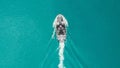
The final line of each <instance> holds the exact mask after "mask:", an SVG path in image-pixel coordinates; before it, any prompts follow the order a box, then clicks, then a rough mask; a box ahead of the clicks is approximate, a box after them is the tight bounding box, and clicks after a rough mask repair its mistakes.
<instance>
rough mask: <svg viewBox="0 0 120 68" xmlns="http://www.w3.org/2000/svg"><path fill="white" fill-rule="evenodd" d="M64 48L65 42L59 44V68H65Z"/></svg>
mask: <svg viewBox="0 0 120 68" xmlns="http://www.w3.org/2000/svg"><path fill="white" fill-rule="evenodd" d="M64 47H65V44H64V42H59V64H58V68H65V67H64V63H63V61H64Z"/></svg>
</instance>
